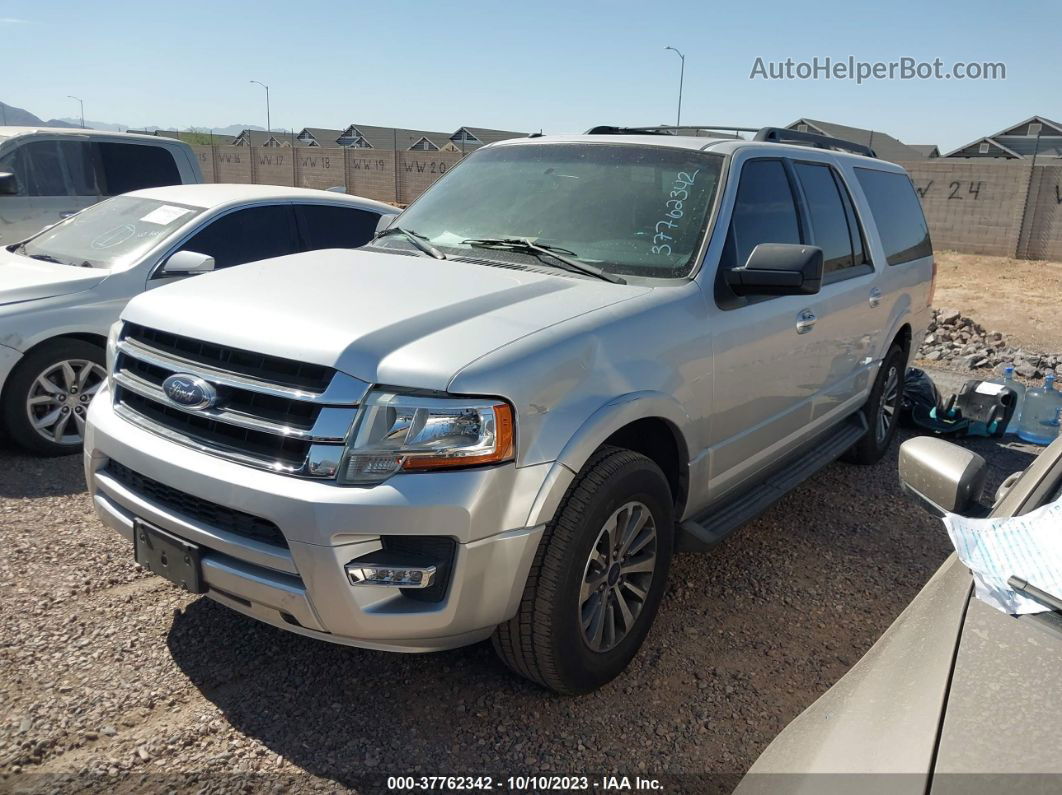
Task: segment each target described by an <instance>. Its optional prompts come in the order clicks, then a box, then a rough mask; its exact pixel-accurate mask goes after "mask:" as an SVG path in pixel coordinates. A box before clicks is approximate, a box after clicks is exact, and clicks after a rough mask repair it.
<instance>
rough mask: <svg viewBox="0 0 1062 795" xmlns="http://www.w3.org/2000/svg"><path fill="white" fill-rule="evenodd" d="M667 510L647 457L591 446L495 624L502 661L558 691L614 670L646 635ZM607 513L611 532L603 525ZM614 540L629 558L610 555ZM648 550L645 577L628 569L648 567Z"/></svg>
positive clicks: (668, 533) (666, 539)
mask: <svg viewBox="0 0 1062 795" xmlns="http://www.w3.org/2000/svg"><path fill="white" fill-rule="evenodd" d="M624 511H626V513H624ZM673 512H674V509H673V500H672V496H671V490H670V488H669V487H668V483H667V479H666V478H665V477H664V473H663V472H661V471H660V468H659V467H658V466H657V465H656V464H655V463H654V462H653V461H651V460H650V459H648V458H646V457H645V456H643V455H640V454H638V453H634V452H631V451H629V450H622V449H619V448H616V447H604V448H602V449H601V450H599V451H598V452H596V453H595V454H594V455H593V456H592V457H591V459H590V460H589V461H588V462H587V464H586V466H584V467H583V469H582V471H581V472H580V473H579V475H578V476H577V477H576V479H575V481H574V482H573V483H572V485H571V486H570V487H569V489H568V493H567V494H566V495H565V498H564V500H563V502H562V503H561V507H560V509H559V510H558V511H557V515H556V516H554V518H553V520H552V521H551V522H550V523H549V524H548V525H547V526H546V529H545V533H544V535H543V538H542V540H541V542H540V543H539V546H538V550H537V551H536V553H535V559H534V562H533V564H532V566H531V572H530V574H529V575H528V579H527V584H526V586H525V587H524V594H523V598H522V600H521V602H520V608H519V610H518V611H517V614H516V616H515V617H514V618H512V619H510V620H509V621H507V622H505V623H504V624H501V625H500V626H499V627H498V628H497V630H495V632H494V636H493V639H492V640H493V644H494V649H495V651H496V652H497V653H498V655H499V656H500V657H501V659H502V660H503V661H504V662H505V664H506V665H507V666H508V667H509V668H510V669H512V670H513V671H514V672H515V673H517V674H520V675H521V676H523V677H526V678H527V679H530V680H531V681H533V682H537V683H538V684H540V685H542V686H543V687H546V688H549V689H550V690H553V691H555V692H557V693H563V694H575V693H585V692H588V691H590V690H594V689H595V688H598V687H600V686H601V685H603V684H605V683H606V682H609V681H610V680H612V679H614V678H615V677H616V676H618V675H619V674H620V673H621V672H622V671H623V670H624V669H625V668H626V667H627V664H628V663H630V661H631V660H632V659H633V658H634V655H635V654H637V652H638V649H639V648H640V647H641V645H642V641H644V640H645V636H646V634H647V633H648V632H649V627H650V626H651V625H652V622H653V618H654V616H655V615H656V611H657V608H658V607H659V605H660V599H661V598H662V597H663V594H664V589H665V588H666V585H667V573H668V569H669V567H670V565H671V553H672V545H673V534H674V516H673ZM643 516H644V517H645V521H644V522H642V523H641V525H640V529H637V531H636V532H634V533H633V535H634V538H633V540H632V539H626V540H624V539H623V538H622V530H621V529H620V528H630V529H633V528H638V527H639V521H640V520H641V517H643ZM632 519H633V520H634V521H633V522H631V523H630V524H628V522H629V521H630V520H632ZM612 520H615V522H614V524H615V526H616V530H615V534H614V535H610V534H609V533H608V529H609V528H608V527H607V526H606V525H607V524H612ZM653 530H655V537H654V538H653V540H652V541H651V542H650V541H647V540H646V539H647V538H649V537H650V534H651V532H652V531H653ZM617 538H619V539H620V544H621V546H623V545H626V546H628V548H629V549H630V550H631V553H629V557H624V555H623V554H621V555H619V556H618V557H617V558H615V559H614V558H613V550H612V547H613V542H614V541H615V540H616V539H617ZM654 547H655V549H654ZM603 550H604V551H603ZM650 553H652V554H653V555H655V557H653V558H652V564H651V571H649V572H648V577H647V576H646V572H645V571H637V570H638V569H644V568H646V567H648V566H650V562H649V560H650ZM592 555H593V558H592V557H591V556H592ZM624 561H626V563H624ZM625 566H626V567H627V568H624V567H625ZM584 579H585V580H587V581H589V582H590V584H589V585H587V584H586V583H585V582H584ZM584 585H585V589H584ZM587 593H589V596H587V595H586V594H587ZM617 594H618V595H617ZM620 602H622V603H623V606H625V607H626V608H627V613H626V614H624V612H623V611H622V609H621V605H620ZM608 604H611V607H612V613H611V614H610V613H609V612H608V609H607V607H605V605H608ZM627 616H630V620H629V621H627V620H626V618H627ZM610 619H611V620H610ZM584 627H585V629H584ZM610 627H611V630H610ZM610 635H611V637H610Z"/></svg>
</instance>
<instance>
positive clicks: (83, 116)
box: [66, 94, 85, 130]
mask: <svg viewBox="0 0 1062 795" xmlns="http://www.w3.org/2000/svg"><path fill="white" fill-rule="evenodd" d="M66 97H67V99H76V100H77V101H78V102H79V103H80V104H81V129H82V130H84V129H85V101H84V100H83V99H81V97H75V96H73V95H72V94H67V95H66Z"/></svg>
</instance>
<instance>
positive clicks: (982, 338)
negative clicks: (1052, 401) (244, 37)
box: [916, 309, 1062, 379]
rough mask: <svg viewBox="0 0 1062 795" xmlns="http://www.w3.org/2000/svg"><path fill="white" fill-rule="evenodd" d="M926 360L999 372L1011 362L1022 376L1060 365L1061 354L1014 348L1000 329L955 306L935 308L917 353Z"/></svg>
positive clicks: (1035, 375) (1044, 372) (1036, 374)
mask: <svg viewBox="0 0 1062 795" xmlns="http://www.w3.org/2000/svg"><path fill="white" fill-rule="evenodd" d="M916 358H918V359H922V360H924V361H926V362H938V363H939V364H942V365H948V366H952V367H958V368H960V369H963V370H980V369H993V370H995V371H997V372H1001V371H1002V368H1003V366H1004V365H1006V364H1011V363H1013V365H1014V371H1015V372H1016V373H1017V374H1018V375H1019V376H1021V377H1023V378H1028V379H1036V378H1042V377H1043V376H1045V375H1047V374H1048V373H1054V372H1055V370H1056V368H1062V354H1058V353H1056V354H1048V353H1041V352H1039V351H1030V350H1025V349H1022V348H1014V347H1012V346H1010V345H1008V344H1007V339H1006V337H1005V336H1004V335H1003V334H1002V333H1001V332H999V331H985V329H984V328H983V327H982V326H981V325H980V324H979V323H975V322H974V321H973V320H972V319H971V318H968V317H966V316H965V315H963V314H962V313H961V312H959V310H957V309H934V310H933V319H932V320H931V321H930V322H929V333H928V334H926V339H925V342H924V343H923V344H922V348H921V349H920V350H919V351H918V354H917V356H916Z"/></svg>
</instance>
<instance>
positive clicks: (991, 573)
mask: <svg viewBox="0 0 1062 795" xmlns="http://www.w3.org/2000/svg"><path fill="white" fill-rule="evenodd" d="M944 525H945V526H946V527H947V528H948V535H949V536H951V542H952V543H953V544H954V545H955V551H956V552H957V553H958V555H959V559H960V560H961V561H962V562H963V563H965V564H966V565H967V566H968V567H969V568H970V571H972V572H973V575H974V592H975V593H976V595H977V598H978V599H980V600H981V601H983V602H986V603H988V604H990V605H992V607H995V608H996V609H997V610H1002V611H1003V612H1004V613H1011V614H1013V615H1017V614H1021V613H1043V612H1046V611H1048V610H1050V609H1051V608H1049V607H1047V606H1045V605H1042V604H1040V603H1039V602H1037V601H1035V600H1033V599H1029V598H1028V597H1026V596H1022V595H1021V594H1019V593H1016V592H1015V591H1014V590H1012V589H1011V587H1010V586H1009V585H1007V579H1008V578H1009V577H1020V578H1021V579H1023V580H1027V581H1028V582H1029V584H1030V585H1035V586H1036V587H1037V588H1039V589H1040V590H1042V591H1047V592H1048V593H1050V594H1054V595H1058V596H1062V500H1060V501H1058V502H1053V503H1050V504H1048V505H1044V506H1041V507H1040V508H1037V509H1036V510H1035V511H1033V512H1032V513H1027V514H1025V515H1024V516H1012V517H1008V518H999V519H969V518H967V517H965V516H958V515H956V514H953V513H949V514H947V515H946V516H945V517H944Z"/></svg>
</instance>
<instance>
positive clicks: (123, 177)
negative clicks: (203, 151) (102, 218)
mask: <svg viewBox="0 0 1062 795" xmlns="http://www.w3.org/2000/svg"><path fill="white" fill-rule="evenodd" d="M98 146H99V153H100V165H101V167H102V170H103V182H104V185H105V190H106V193H105V195H107V196H117V195H118V194H120V193H128V192H129V191H131V190H140V189H142V188H160V187H162V186H164V185H180V184H181V173H180V171H178V170H177V164H176V163H175V162H174V161H173V155H172V154H170V150H169V149H166V148H164V147H161V146H150V145H148V144H122V143H111V142H108V141H104V142H101V143H99V144H98Z"/></svg>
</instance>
